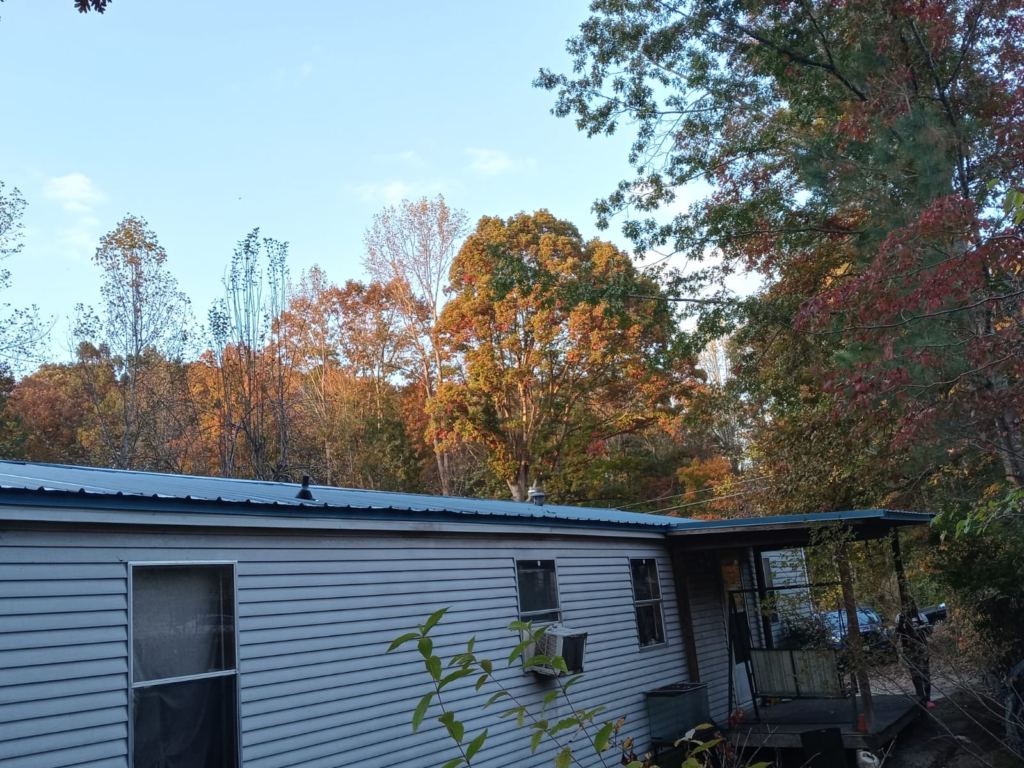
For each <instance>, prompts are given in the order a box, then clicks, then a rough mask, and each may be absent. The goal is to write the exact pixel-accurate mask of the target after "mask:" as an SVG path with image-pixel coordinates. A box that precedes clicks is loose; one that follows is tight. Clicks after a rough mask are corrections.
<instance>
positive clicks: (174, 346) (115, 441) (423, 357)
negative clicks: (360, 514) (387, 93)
mask: <svg viewBox="0 0 1024 768" xmlns="http://www.w3.org/2000/svg"><path fill="white" fill-rule="evenodd" d="M11 199H12V196H10V195H9V196H8V198H7V201H8V206H9V204H10V202H11ZM14 226H16V223H15V221H14V219H13V218H12V220H11V225H10V226H8V228H7V232H8V234H9V236H13V235H14V234H15V232H16V230H15V229H14ZM365 247H366V253H365V259H364V265H365V271H366V273H367V275H368V276H369V279H368V280H366V281H358V280H351V279H349V280H344V281H341V280H339V281H337V282H335V281H334V280H332V279H331V277H330V276H329V275H328V272H327V270H326V269H325V268H322V267H318V266H314V267H312V268H310V269H309V270H307V271H305V272H303V273H302V274H300V275H297V276H294V277H293V276H292V275H291V273H290V270H289V265H288V245H287V243H285V242H282V241H278V240H274V239H272V238H268V237H263V236H261V234H260V232H259V231H258V230H254V231H252V232H251V233H249V234H248V235H246V236H245V237H244V238H243V239H242V240H241V241H240V242H239V243H238V246H237V248H236V250H235V252H234V254H229V255H228V256H227V257H226V258H225V266H224V278H223V289H224V290H223V297H222V298H221V299H220V300H218V301H217V302H216V303H215V304H214V306H213V307H211V308H209V310H208V312H207V314H206V316H205V318H201V320H202V322H198V321H197V320H195V319H193V317H192V316H193V310H192V306H191V302H190V301H189V298H188V297H187V296H186V295H185V294H184V293H183V292H182V291H181V290H180V289H179V287H178V285H177V282H176V280H175V279H174V276H173V266H174V264H173V258H172V257H170V256H168V254H167V253H165V251H164V250H163V249H162V248H161V246H160V245H159V240H158V237H157V234H156V233H155V232H153V231H152V230H151V229H150V228H149V227H148V225H147V223H146V222H145V221H144V220H143V219H141V218H139V217H136V216H127V217H126V218H125V219H124V220H123V221H121V222H120V223H119V224H118V226H117V227H116V228H115V229H114V230H113V231H111V232H110V233H109V234H107V235H106V236H104V237H103V238H102V240H101V241H100V243H99V244H98V247H97V250H96V253H95V257H94V262H95V264H96V267H97V269H99V270H100V272H101V275H102V291H101V296H100V297H98V298H99V301H98V302H97V303H96V304H95V305H94V306H88V305H84V304H83V305H79V306H78V307H77V308H76V310H75V313H74V319H73V322H72V328H71V337H72V339H73V346H74V349H73V353H74V359H72V360H71V361H68V362H46V363H43V364H42V365H40V366H39V367H38V368H37V369H36V370H35V371H32V372H31V373H28V374H27V375H24V376H22V377H21V378H20V379H18V380H17V381H15V380H14V379H13V378H12V377H10V376H8V377H7V378H6V379H5V391H4V410H3V414H4V423H3V450H4V454H5V456H6V457H8V458H22V459H27V460H30V461H45V462H58V463H70V464H83V465H90V466H105V467H114V468H121V469H136V470H150V471H159V472H176V473H191V474H201V475H215V476H222V477H238V478H253V479H264V480H290V481H297V480H298V479H300V478H301V477H302V476H303V475H309V476H311V478H312V479H313V481H314V482H316V483H324V484H329V485H338V486H349V487H357V488H371V489H382V490H393V491H413V492H423V493H434V494H462V495H481V496H495V497H499V498H509V497H511V498H514V499H518V500H525V498H526V493H527V489H528V488H529V487H530V486H531V485H532V484H534V483H537V482H540V483H542V484H544V485H545V487H546V491H547V493H548V494H549V497H550V498H552V499H553V500H557V501H561V502H566V503H581V502H586V503H596V504H601V505H616V504H620V505H621V504H627V503H630V502H635V501H637V500H642V499H644V498H656V497H661V496H672V495H674V494H676V493H681V492H683V491H685V490H686V488H687V487H688V486H687V484H686V482H685V481H683V480H681V479H680V475H679V474H678V471H679V470H680V469H681V468H683V467H686V466H690V465H693V464H694V463H696V464H700V463H701V462H704V463H706V465H707V466H709V467H719V466H720V468H721V473H720V474H724V475H728V474H731V473H732V472H736V471H738V470H739V466H740V462H741V456H740V448H741V447H740V445H739V444H738V443H737V442H736V436H735V435H733V434H732V433H731V432H730V430H719V432H720V433H721V434H716V432H715V430H707V431H705V432H703V433H701V434H697V433H696V432H695V431H693V430H691V429H688V428H687V426H686V425H685V424H684V413H685V405H686V403H687V401H688V399H689V398H690V397H691V395H692V392H693V391H694V388H695V387H699V386H701V385H702V384H703V379H702V378H701V377H702V374H700V373H699V372H698V370H697V366H696V365H695V362H696V361H695V360H694V359H691V357H689V356H688V355H687V353H686V351H685V349H683V346H682V344H681V343H680V336H679V325H678V317H677V316H676V312H675V311H674V304H673V303H672V302H670V301H667V300H666V299H668V298H670V290H669V288H668V287H667V285H666V284H664V281H663V280H662V276H661V273H659V272H658V271H657V270H645V269H643V268H642V267H638V266H637V265H636V264H635V263H634V260H633V259H632V258H631V257H630V256H629V255H628V254H626V253H624V252H623V251H621V250H619V249H618V248H616V247H615V246H613V245H612V244H610V243H608V242H603V241H600V240H596V239H595V240H591V241H589V242H588V241H584V240H583V238H582V237H581V236H580V234H579V232H578V230H577V229H576V228H575V227H574V226H573V225H572V224H571V223H569V222H566V221H561V220H559V219H557V218H555V217H554V216H552V215H551V214H549V213H548V212H546V211H538V212H536V213H534V214H525V213H521V214H517V215H515V216H512V217H509V218H507V219H500V218H492V217H485V218H483V219H481V220H480V221H479V223H478V224H477V225H476V227H475V228H471V227H470V224H469V221H468V219H467V216H466V214H465V213H464V212H462V211H459V210H456V209H452V208H450V207H449V206H448V205H447V204H446V203H445V201H444V199H443V198H441V197H437V198H436V199H432V200H428V199H425V198H424V199H421V200H417V201H407V202H404V203H402V204H401V205H399V206H395V207H390V208H387V209H385V210H383V211H382V212H381V213H380V214H378V215H377V216H375V217H374V219H373V221H372V223H371V225H370V226H369V227H368V229H367V231H366V235H365ZM213 269H216V268H215V267H211V271H212V270H213ZM10 335H11V336H12V337H13V336H16V335H17V334H16V333H14V332H12V333H11V334H10ZM23 341H24V340H23ZM26 344H27V342H26ZM23 346H25V344H23ZM716 362H718V361H716ZM719 375H721V372H719ZM723 436H724V437H723ZM712 479H713V480H714V481H715V482H718V481H719V480H724V478H720V477H718V476H715V477H714V478H712ZM694 482H697V481H694ZM698 488H700V484H699V483H698V484H697V485H696V486H695V487H694V490H697V489H698ZM695 500H699V497H698V498H696V499H695Z"/></svg>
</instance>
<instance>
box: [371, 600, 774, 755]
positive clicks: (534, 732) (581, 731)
mask: <svg viewBox="0 0 1024 768" xmlns="http://www.w3.org/2000/svg"><path fill="white" fill-rule="evenodd" d="M447 610H448V609H447V608H442V609H440V610H438V611H435V612H434V613H433V614H431V616H430V617H429V618H428V619H427V620H426V622H425V623H423V624H420V625H418V626H417V627H416V629H415V630H413V631H411V632H407V633H405V634H403V635H400V636H399V637H397V638H395V639H394V641H392V643H391V645H390V646H389V647H388V650H387V652H388V653H391V652H393V651H397V650H398V649H399V648H401V647H402V646H403V645H405V644H406V643H411V642H415V643H416V648H417V650H418V651H419V653H420V655H421V656H422V657H423V665H424V667H425V668H426V671H427V674H428V675H430V680H431V684H432V690H431V691H429V692H428V693H427V694H425V695H424V696H423V697H422V698H421V699H420V700H419V703H418V704H417V705H416V708H415V710H414V711H413V715H412V730H413V733H416V732H417V731H418V730H419V729H420V726H421V725H422V724H423V721H424V720H425V719H426V717H427V715H428V714H433V713H432V712H431V709H432V708H433V709H434V711H435V712H436V711H437V710H440V714H439V715H437V717H436V718H435V719H436V720H437V722H439V723H441V725H443V726H444V727H445V730H446V731H447V733H448V736H449V738H451V740H452V741H453V742H454V746H455V747H456V749H457V750H458V756H457V757H455V758H453V759H451V760H448V761H447V762H446V763H444V765H443V766H442V768H457V767H458V766H461V765H466V766H472V765H473V759H474V758H475V757H476V756H477V755H478V753H479V752H480V750H481V749H482V748H483V746H484V743H485V742H486V741H487V737H488V734H489V729H484V730H483V731H481V732H480V733H478V734H477V735H476V736H474V737H473V738H467V734H466V726H465V724H464V722H463V720H461V719H459V716H458V714H457V713H456V712H455V711H454V710H452V709H451V708H450V705H447V706H446V704H445V701H444V697H445V689H446V688H447V687H448V686H449V685H451V684H452V683H454V682H456V681H457V680H461V679H462V678H467V677H468V678H473V677H475V678H476V683H475V687H476V690H477V691H478V692H479V691H480V690H482V689H483V688H484V687H485V686H491V687H493V688H495V689H496V691H495V692H494V693H493V694H492V695H491V696H490V698H488V699H487V702H486V703H485V704H484V705H483V709H489V708H490V707H492V706H494V705H495V704H497V703H498V702H504V703H505V706H508V709H506V710H505V711H504V712H502V713H501V715H500V716H499V717H500V718H502V719H512V718H514V719H515V723H516V725H517V727H518V728H519V729H521V730H526V731H529V732H531V733H530V741H529V745H530V753H531V754H536V752H537V750H538V748H540V746H541V745H542V744H543V743H544V742H545V740H546V741H547V742H548V744H549V746H550V748H551V749H552V750H553V752H554V765H555V768H569V766H573V765H576V766H582V765H583V762H582V761H581V760H582V758H581V755H580V751H579V750H586V748H587V747H588V746H589V747H592V748H593V750H594V751H595V752H596V754H597V756H598V758H599V759H600V761H601V764H602V765H604V766H609V765H623V766H625V768H657V767H656V766H655V765H654V764H653V762H652V756H651V755H650V754H646V755H644V756H643V757H638V756H637V754H636V753H635V752H634V751H633V746H634V743H633V739H632V738H630V737H626V736H624V735H623V734H622V728H623V726H624V725H625V722H626V718H624V717H620V718H618V719H617V720H607V721H604V722H601V721H600V720H599V719H598V715H601V714H602V713H604V712H605V711H606V710H607V708H606V707H604V706H597V707H594V708H592V709H586V708H577V707H576V706H575V705H574V704H573V701H572V699H571V697H570V689H572V687H573V686H574V685H576V683H578V682H579V681H580V680H581V679H582V678H583V675H573V676H571V677H568V674H569V669H568V667H567V666H566V663H565V659H564V658H562V657H561V656H552V657H548V656H545V655H543V654H533V655H531V656H530V657H529V658H527V659H525V660H522V658H523V655H524V653H526V652H528V651H531V650H532V649H533V648H535V647H536V645H537V643H538V641H539V640H540V639H541V638H542V637H543V636H544V633H545V632H546V630H547V627H537V628H534V626H533V624H532V622H524V621H513V622H512V623H511V624H509V626H508V629H509V631H510V632H514V633H517V634H518V635H519V637H520V638H521V639H520V641H519V642H518V643H517V644H516V646H515V647H514V648H513V649H512V651H511V653H509V655H508V663H507V666H508V667H512V666H513V665H515V664H516V662H517V661H521V665H522V669H523V670H529V669H530V668H531V667H539V666H550V667H553V668H554V669H556V670H558V671H559V672H560V673H561V674H560V675H559V676H556V677H554V678H553V679H554V681H555V683H556V686H557V687H556V688H555V689H554V690H551V691H549V692H548V693H547V694H545V696H544V699H543V702H542V703H541V705H540V708H539V710H538V709H537V708H536V706H533V707H531V706H529V705H527V704H524V703H522V702H521V701H520V700H519V699H517V698H516V696H515V694H514V693H512V691H510V690H509V689H508V688H507V687H506V686H505V685H504V684H503V683H502V682H501V680H499V679H498V677H497V676H496V675H495V673H494V669H495V667H494V663H493V662H492V661H491V660H490V659H486V658H483V657H480V656H478V655H477V654H476V653H475V652H474V646H475V644H476V638H475V637H474V638H470V640H469V642H467V643H466V650H465V652H463V653H458V654H456V655H454V656H452V657H451V659H449V661H448V663H447V664H445V663H444V662H443V660H442V659H441V657H440V656H439V655H437V654H435V653H434V642H433V640H432V639H431V638H430V632H431V630H433V629H434V627H436V626H437V625H438V623H439V622H440V621H441V619H442V618H443V617H444V614H445V613H446V612H447ZM559 700H561V702H562V703H564V704H566V705H568V709H569V711H570V712H571V713H572V714H571V715H569V716H568V717H564V718H561V719H548V712H549V708H551V707H552V705H553V704H555V703H556V702H558V701H559ZM712 727H713V726H710V725H701V726H698V727H697V728H695V729H693V730H691V731H690V732H688V733H687V734H686V735H685V736H684V738H682V739H680V740H679V741H678V742H676V746H677V747H679V746H680V745H684V744H685V745H686V747H687V749H688V754H687V757H686V759H685V761H684V762H683V763H682V766H681V768H702V766H707V765H709V764H710V759H711V756H712V755H714V754H717V753H722V754H723V755H725V754H726V753H727V752H728V753H729V754H730V755H731V750H726V748H725V744H724V742H723V739H722V738H721V736H720V735H718V734H716V736H715V738H712V739H709V740H702V739H698V738H695V734H696V733H697V732H698V731H702V730H707V729H710V728H712ZM581 736H582V737H583V739H582V740H580V742H577V739H578V738H579V737H581ZM574 742H577V743H574ZM581 743H582V745H583V746H581ZM612 755H614V756H615V759H614V760H613V761H612V762H611V763H609V762H608V758H609V757H610V756H612ZM729 764H730V765H732V764H733V763H732V762H731V761H730V763H729ZM769 766H771V763H770V762H759V763H754V764H751V765H749V766H747V767H746V768H769ZM737 768H738V764H737Z"/></svg>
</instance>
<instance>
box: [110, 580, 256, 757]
mask: <svg viewBox="0 0 1024 768" xmlns="http://www.w3.org/2000/svg"><path fill="white" fill-rule="evenodd" d="M130 578H131V586H130V589H131V655H132V663H131V676H130V681H131V682H130V685H131V709H132V728H131V739H132V742H131V743H132V749H131V751H132V760H133V763H132V765H133V766H134V768H156V767H157V766H159V768H230V766H237V765H238V670H237V663H236V658H235V656H236V654H235V599H234V593H235V589H234V566H232V565H221V564H202V565H162V564H154V565H133V566H132V567H131V572H130Z"/></svg>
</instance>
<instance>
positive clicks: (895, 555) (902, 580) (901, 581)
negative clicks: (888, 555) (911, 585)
mask: <svg viewBox="0 0 1024 768" xmlns="http://www.w3.org/2000/svg"><path fill="white" fill-rule="evenodd" d="M889 542H890V543H891V544H892V562H893V566H894V567H895V569H896V585H897V586H898V587H899V590H900V610H901V611H902V612H903V614H904V615H906V613H907V606H909V605H910V591H909V590H908V589H907V574H906V572H905V571H904V570H903V551H902V550H901V549H900V531H899V529H898V528H893V529H892V530H891V531H889Z"/></svg>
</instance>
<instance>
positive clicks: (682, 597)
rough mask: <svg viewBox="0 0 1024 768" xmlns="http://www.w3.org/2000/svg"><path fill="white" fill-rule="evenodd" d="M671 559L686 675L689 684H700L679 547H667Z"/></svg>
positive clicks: (688, 591) (686, 587)
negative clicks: (684, 652)
mask: <svg viewBox="0 0 1024 768" xmlns="http://www.w3.org/2000/svg"><path fill="white" fill-rule="evenodd" d="M669 557H671V558H672V577H673V579H672V580H673V581H674V582H675V588H676V607H677V609H678V611H679V621H680V622H681V623H682V625H683V626H682V629H683V649H684V650H685V651H686V673H687V675H688V676H689V678H690V682H691V683H699V682H700V665H699V664H698V662H697V640H696V638H695V637H694V635H693V612H692V611H691V610H690V588H689V585H688V584H687V578H686V562H685V561H684V560H683V554H682V552H680V550H679V547H673V546H670V547H669Z"/></svg>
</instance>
